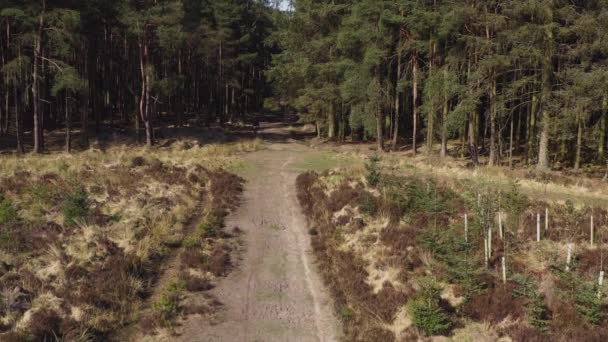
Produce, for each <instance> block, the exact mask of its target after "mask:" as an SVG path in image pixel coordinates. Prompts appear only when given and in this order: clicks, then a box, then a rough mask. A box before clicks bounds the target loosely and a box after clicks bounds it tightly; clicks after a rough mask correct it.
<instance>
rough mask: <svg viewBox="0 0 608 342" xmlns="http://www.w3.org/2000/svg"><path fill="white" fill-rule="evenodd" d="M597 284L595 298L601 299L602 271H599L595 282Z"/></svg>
mask: <svg viewBox="0 0 608 342" xmlns="http://www.w3.org/2000/svg"><path fill="white" fill-rule="evenodd" d="M597 284H598V285H599V286H598V287H599V288H598V289H597V298H602V285H604V271H600V277H599V278H598V280H597Z"/></svg>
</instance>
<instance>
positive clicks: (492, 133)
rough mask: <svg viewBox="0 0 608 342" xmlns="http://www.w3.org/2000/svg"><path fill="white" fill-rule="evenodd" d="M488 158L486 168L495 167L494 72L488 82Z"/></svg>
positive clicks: (495, 111)
mask: <svg viewBox="0 0 608 342" xmlns="http://www.w3.org/2000/svg"><path fill="white" fill-rule="evenodd" d="M489 98H490V157H489V158H488V166H494V165H496V161H497V154H496V114H497V108H496V79H495V78H494V72H492V79H491V80H490V94H489Z"/></svg>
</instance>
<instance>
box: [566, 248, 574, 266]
mask: <svg viewBox="0 0 608 342" xmlns="http://www.w3.org/2000/svg"><path fill="white" fill-rule="evenodd" d="M573 247H574V245H573V244H572V243H569V244H568V256H566V272H570V263H571V262H572V248H573Z"/></svg>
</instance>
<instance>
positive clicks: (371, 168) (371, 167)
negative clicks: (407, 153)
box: [365, 154, 382, 187]
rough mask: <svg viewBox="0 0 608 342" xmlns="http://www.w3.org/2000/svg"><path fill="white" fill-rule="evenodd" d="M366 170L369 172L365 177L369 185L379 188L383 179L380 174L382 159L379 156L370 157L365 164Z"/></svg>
mask: <svg viewBox="0 0 608 342" xmlns="http://www.w3.org/2000/svg"><path fill="white" fill-rule="evenodd" d="M365 169H366V170H367V175H366V176H365V179H366V180H367V184H368V185H369V186H371V187H375V186H377V185H378V183H380V179H381V177H382V175H381V174H380V157H379V156H378V155H377V154H374V155H373V156H371V157H369V159H368V161H367V163H366V164H365Z"/></svg>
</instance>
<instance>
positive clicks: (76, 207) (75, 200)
mask: <svg viewBox="0 0 608 342" xmlns="http://www.w3.org/2000/svg"><path fill="white" fill-rule="evenodd" d="M88 212H89V198H88V195H87V192H86V191H85V190H84V189H83V188H78V189H76V190H75V191H74V192H72V193H70V194H68V196H67V197H66V199H65V200H64V202H63V217H64V222H65V224H66V225H67V226H73V225H75V224H76V223H77V222H78V221H79V220H82V219H84V218H86V217H87V214H88Z"/></svg>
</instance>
